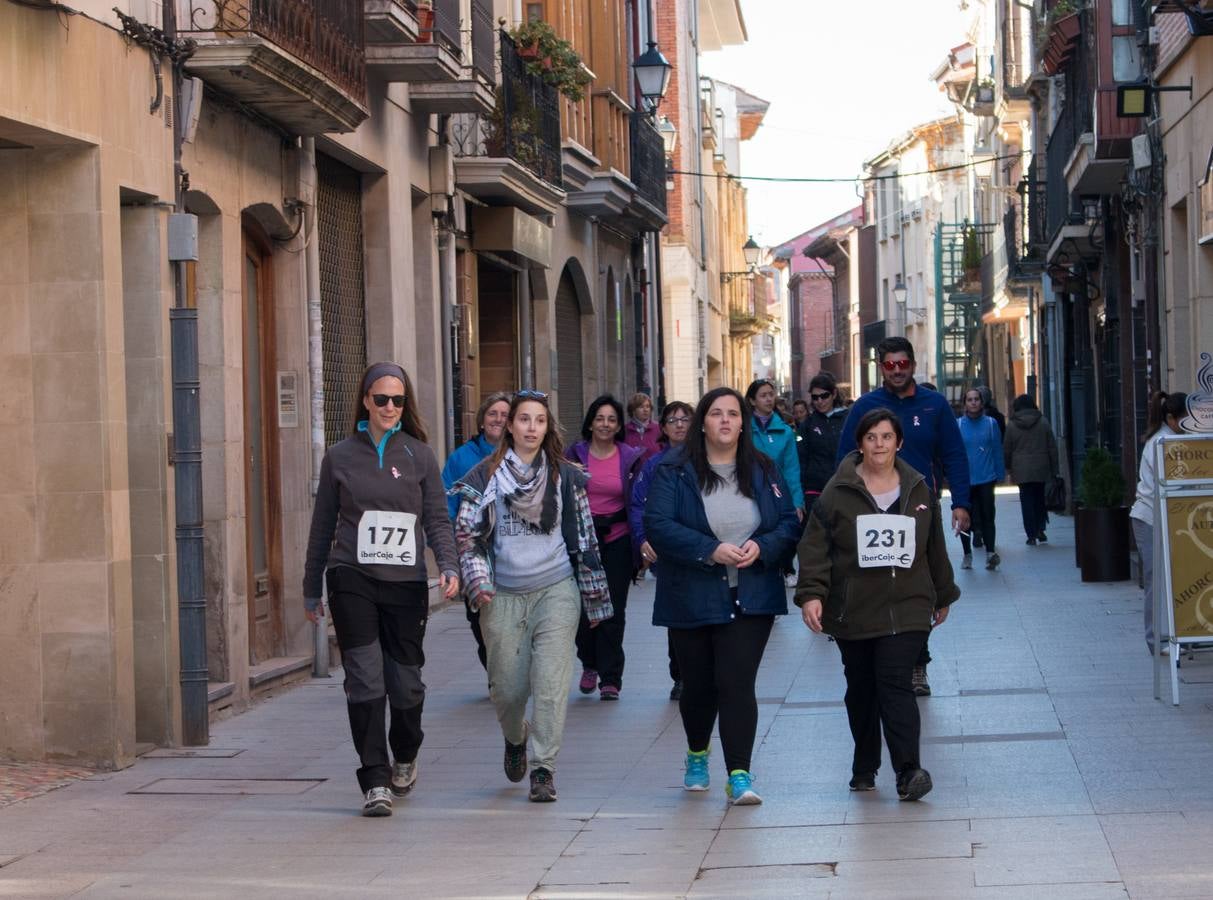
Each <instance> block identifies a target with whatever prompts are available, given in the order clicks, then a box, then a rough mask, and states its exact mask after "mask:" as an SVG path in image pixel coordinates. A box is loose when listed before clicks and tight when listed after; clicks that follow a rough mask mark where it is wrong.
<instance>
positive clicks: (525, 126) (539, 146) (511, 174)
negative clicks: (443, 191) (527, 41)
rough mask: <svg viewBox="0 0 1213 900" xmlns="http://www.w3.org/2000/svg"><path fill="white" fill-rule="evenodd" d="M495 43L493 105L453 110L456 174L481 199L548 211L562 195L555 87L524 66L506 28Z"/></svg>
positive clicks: (465, 188) (465, 186)
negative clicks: (497, 70) (497, 61)
mask: <svg viewBox="0 0 1213 900" xmlns="http://www.w3.org/2000/svg"><path fill="white" fill-rule="evenodd" d="M499 46H500V52H501V83H500V84H499V85H498V87H497V94H496V105H495V107H494V108H493V110H492V112H490V113H487V114H481V113H466V114H462V115H457V116H456V117H455V120H454V123H453V127H452V138H453V146H454V152H455V157H456V161H455V170H456V178H457V179H458V181H459V183H460V186H461V187H463V188H464V190H467V191H468V192H469V193H471V194H472V195H473V196H476V197H479V198H480V199H482V200H487V201H490V202H497V203H505V204H509V205H512V206H518V207H520V208H522V209H526V210H528V211H529V212H534V213H551V212H554V211H555V209H556V208H557V207H558V206H560V205H561V204H562V203H563V202H564V197H565V195H564V191H563V190H562V186H563V179H562V168H561V155H560V106H559V101H558V98H557V92H556V89H555V88H554V87H552V86H551V85H550V84H548V83H547V82H545V81H544V80H543V79H542V78H540V77H539V76H537V75H532V74H531V73H530V72H528V71H527V68H526V64H525V62H524V61H523V60H522V58H521V57H519V55H518V48H517V47H516V46H515V44H514V41H513V39H511V38H510V36H509V35H508V34H506V33H505V32H504V31H503V32H500V36H499ZM524 173H525V174H524Z"/></svg>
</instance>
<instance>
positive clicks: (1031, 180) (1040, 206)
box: [1007, 160, 1052, 275]
mask: <svg viewBox="0 0 1213 900" xmlns="http://www.w3.org/2000/svg"><path fill="white" fill-rule="evenodd" d="M1045 187H1046V185H1045V182H1044V181H1042V180H1040V179H1038V178H1037V174H1036V161H1035V160H1033V161H1032V164H1031V165H1030V166H1028V175H1027V178H1025V179H1024V180H1023V181H1021V182H1020V183H1019V203H1018V205H1016V206H1013V207H1012V208H1011V209H1010V210H1008V212H1007V215H1008V217H1009V224H1008V226H1007V227H1008V235H1007V240H1008V245H1009V246H1013V247H1014V252H1013V253H1011V259H1012V260H1013V266H1012V268H1013V271H1014V272H1015V274H1019V275H1026V274H1029V273H1031V272H1033V271H1039V269H1040V266H1041V264H1042V263H1043V262H1044V254H1045V251H1046V250H1047V249H1048V246H1049V242H1050V239H1051V238H1052V234H1051V233H1050V232H1049V230H1048V220H1047V213H1046V210H1047V208H1048V192H1047V191H1046V190H1045ZM1011 242H1013V244H1012V243H1011Z"/></svg>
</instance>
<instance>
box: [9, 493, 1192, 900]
mask: <svg viewBox="0 0 1213 900" xmlns="http://www.w3.org/2000/svg"><path fill="white" fill-rule="evenodd" d="M998 519H999V530H1000V535H1001V536H1002V544H1001V546H1000V548H999V550H1000V553H1001V555H1002V558H1003V565H1002V568H1001V570H1000V571H998V572H997V573H990V572H987V571H985V569H984V567H982V565H981V562H982V561H983V559H984V557H983V556H982V554H981V553H980V551H979V552H978V554H977V562H978V566H977V567H976V568H975V569H974V570H972V571H963V572H958V573H957V574H958V576H959V581H960V584H961V586H962V589H963V590H964V596H963V597H962V599H961V601H960V602H959V604H958V605H957V606H956V607H955V609H954V613H953V615H952V617H951V618H950V619H949V620H948V622H947V623H946V624H945V625H944V626H943V627H942V628H941V629H940V630H939V631H938V632H937V633H936V635H935V636H934V637H933V638H932V641H931V649H932V652H933V653H934V655H935V658H936V661H935V662H934V663H933V664H932V665H931V667H930V670H929V672H930V677H931V684H932V687H933V689H934V695H933V696H932V697H931V698H930V699H926V700H923V701H921V708H922V710H923V715H924V723H923V724H924V734H923V764H924V765H925V766H926V767H927V768H929V769H930V771H931V773H932V775H933V776H934V780H935V789H934V791H933V792H932V793H931V794H929V795H928V796H927V797H926V798H925V799H924V800H923V801H921V802H919V803H914V804H906V803H898V802H897V800H896V794H895V793H894V790H893V782H892V775H891V774H890V772H889V770H888V768H887V766H886V768H885V769H884V770H883V771H882V772H881V774H880V777H879V779H878V790H877V791H876V792H874V793H869V794H852V793H850V792H849V791H848V789H847V778H848V777H849V774H850V773H849V762H850V748H851V743H850V735H849V732H848V730H847V724H846V717H845V713H844V711H843V707H842V691H843V679H842V671H841V666H840V663H839V660H838V656H837V653H836V651H835V649H834V648H833V647H832V646H831V645H830V644H829V643H827V641H826V640H825V638H823V637H814V636H811V635H810V634H809V632H808V631H807V630H806V629H805V628H804V627H803V625H802V624H801V623H800V621H799V617H798V616H794V615H793V616H788V617H787V618H785V619H782V620H780V622H779V624H778V626H777V628H776V631H775V634H774V636H773V638H772V641H771V644H770V646H769V648H768V650H767V655H766V658H765V661H764V663H763V667H762V671H761V673H760V676H759V690H758V695H759V698H760V700H759V702H760V709H761V718H760V723H759V744H760V746H759V748H758V751H757V755H756V759H755V763H754V770H755V772H756V776H757V780H756V787H757V788H758V789H759V791H760V792H761V793H762V795H763V797H764V799H765V803H764V804H763V805H762V806H758V807H744V808H734V809H731V810H726V806H725V802H724V794H723V789H722V784H721V783H722V781H723V778H722V777H721V776H722V772H721V771H720V763H719V751H718V748H717V749H716V750H715V751H714V755H713V766H714V768H713V771H712V777H713V780H714V783H713V789H712V790H711V791H710V792H709V793H706V794H688V793H685V792H684V791H683V790H682V789H681V776H682V756H683V752H684V749H685V746H684V738H683V734H682V729H681V726H680V723H679V721H678V716H677V710H676V708H675V704H673V703H671V702H670V701H669V700H668V699H667V692H668V690H669V682H668V679H667V677H666V673H665V635H664V633H663V632H661V631H658V630H657V629H655V628H653V627H651V626H650V625H649V624H648V618H649V611H650V608H651V602H652V593H653V591H652V585H653V582H652V581H647V582H645V583H644V585H643V586H642V587H640V588H638V589H635V590H634V592H633V594H632V599H631V602H630V604H629V606H630V616H629V618H630V620H631V623H630V626H629V631H628V636H627V650H628V668H627V673H626V678H625V684H624V689H623V694H622V702H620V703H617V704H604V703H600V702H599V701H598V700H597V699H596V697H592V698H587V697H582V696H581V695H579V694H577V692H576V690H575V688H574V689H573V697H572V700H571V702H570V710H569V718H568V729H567V732H566V735H565V744H564V747H563V750H562V752H561V755H560V760H559V770H558V772H557V785H558V788H559V802H557V803H556V804H554V805H536V804H531V803H528V802H527V800H526V793H525V785H513V784H510V783H509V782H507V781H506V779H505V777H504V775H503V774H502V771H501V747H502V744H501V738H500V736H499V732H498V729H497V725H496V722H495V719H494V715H493V711H492V707H491V706H490V704H489V702H488V699H487V696H486V692H485V685H484V678H483V674H482V672H481V670H480V668H479V666H478V665H476V662H475V656H474V650H473V645H472V642H471V637H470V635H469V634H468V632H467V626H466V624H465V622H464V618H463V614H462V611H461V610H460V609H458V608H448V609H445V610H443V611H441V612H440V613H437V614H436V615H434V617H433V618H432V619H431V621H430V628H429V633H428V640H427V653H428V659H429V661H428V664H427V666H426V669H425V676H426V681H427V682H428V685H429V697H428V700H427V704H426V714H425V726H426V732H427V737H426V742H425V746H424V748H423V750H422V754H421V774H420V779H419V784H418V787H417V789H416V790H415V792H414V793H413V795H411V796H410V797H408V798H407V799H406V800H403V801H398V802H397V804H396V812H395V815H394V816H393V817H392V818H390V819H382V820H380V819H366V818H362V817H360V816H359V815H358V811H359V806H360V803H361V796H360V794H359V792H358V790H357V786H356V784H355V782H354V778H353V769H354V763H355V760H354V755H353V751H352V749H351V748H350V743H349V737H348V729H347V727H346V722H345V705H344V698H343V696H342V690H341V679H340V675H339V674H338V675H337V676H335V677H333V678H331V679H328V680H313V681H310V682H307V683H305V684H304V685H302V686H300V687H297V688H294V689H292V690H289V691H286V692H284V693H283V694H281V695H279V696H276V697H273V698H271V699H270V700H268V701H266V702H264V703H262V704H260V705H259V706H257V707H256V708H254V709H253V710H251V711H250V712H248V713H246V714H244V715H241V716H238V717H236V718H233V719H230V720H228V721H225V722H223V723H221V724H219V725H217V726H216V727H215V728H214V729H213V731H212V740H211V745H210V746H209V747H207V748H205V750H203V751H201V752H200V753H199V754H198V756H197V757H196V758H181V757H179V756H175V755H174V754H179V753H184V752H188V751H174V750H158V751H155V752H154V753H153V754H152V755H151V756H145V757H144V758H142V759H140V760H139V761H138V762H137V764H136V765H134V766H133V767H131V768H129V769H126V770H124V771H121V772H117V773H114V774H105V775H99V776H95V777H92V778H88V779H86V780H82V781H77V782H74V783H72V784H70V785H69V786H67V787H64V788H62V789H59V790H56V791H53V792H51V793H48V794H45V795H43V796H40V797H36V798H33V799H28V800H24V801H21V802H15V803H12V804H10V805H8V806H6V807H3V808H0V896H12V897H23V898H25V897H67V896H78V897H89V898H100V897H124V898H129V897H148V898H153V897H154V898H176V897H239V896H257V897H295V898H297V897H379V896H383V897H388V896H391V897H401V896H404V897H469V898H471V897H477V898H479V897H502V898H507V897H581V898H590V897H653V898H657V897H684V896H689V897H758V896H763V897H793V896H795V897H814V898H816V897H821V898H825V897H830V898H842V897H856V898H858V897H864V898H913V897H923V898H926V897H930V898H936V900H941V898H1037V897H1048V898H1050V900H1066V898H1072V900H1079V898H1081V900H1104V898H1116V897H1133V898H1147V897H1170V898H1174V897H1192V898H1197V897H1201V898H1207V897H1209V896H1210V895H1213V857H1211V856H1210V854H1209V852H1208V848H1209V846H1210V843H1211V842H1213V785H1209V784H1206V783H1205V781H1204V779H1203V778H1202V777H1201V775H1202V774H1203V773H1205V772H1207V771H1209V767H1210V764H1211V763H1213V716H1210V712H1209V709H1210V703H1213V662H1209V661H1205V660H1197V661H1194V662H1193V661H1185V662H1184V666H1183V669H1182V671H1181V675H1182V676H1183V683H1182V685H1181V700H1182V706H1181V707H1180V708H1178V709H1174V708H1172V707H1171V706H1170V705H1169V704H1167V703H1161V702H1157V701H1155V700H1154V699H1153V698H1152V696H1151V693H1152V682H1151V672H1150V665H1149V656H1148V655H1147V653H1146V650H1145V647H1144V646H1143V641H1142V639H1141V636H1140V631H1141V625H1140V619H1141V604H1140V599H1139V595H1138V591H1137V589H1136V587H1135V586H1134V585H1132V584H1131V583H1127V582H1126V583H1121V584H1115V585H1111V586H1109V585H1083V584H1080V583H1079V579H1078V572H1077V570H1076V569H1075V567H1074V565H1073V531H1072V528H1071V522H1072V520H1070V519H1067V518H1055V520H1054V524H1053V526H1052V527H1051V528H1050V529H1049V536H1050V543H1049V544H1048V545H1046V546H1040V547H1026V546H1024V544H1023V540H1022V537H1021V536H1020V532H1021V529H1020V528H1019V505H1018V498H1017V496H1016V495H1015V494H1014V493H1001V494H999V498H998ZM952 550H953V560H954V563H958V562H959V547H958V546H953V548H952Z"/></svg>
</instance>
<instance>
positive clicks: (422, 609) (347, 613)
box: [327, 566, 429, 793]
mask: <svg viewBox="0 0 1213 900" xmlns="http://www.w3.org/2000/svg"><path fill="white" fill-rule="evenodd" d="M327 574H328V593H329V608H330V610H331V611H332V615H333V627H334V628H335V629H336V631H337V644H338V645H339V646H340V647H341V662H342V666H343V667H344V669H345V698H346V705H347V709H348V712H349V719H350V734H351V736H352V737H353V739H354V750H355V751H356V752H357V753H358V759H359V760H360V761H361V763H362V765H361V766H360V767H359V769H358V786H359V787H360V788H361V789H362V791H363V792H364V793H365V792H366V791H368V790H370V789H371V788H373V787H387V786H388V784H389V782H390V781H391V777H392V764H391V759H390V758H389V756H388V747H389V746H390V747H391V751H392V756H394V757H395V759H396V761H397V762H412V761H413V760H414V759H416V758H417V751H418V750H420V749H421V741H422V740H423V738H424V737H425V734H424V732H422V730H421V710H422V706H423V705H424V703H425V683H424V682H422V680H421V667H422V666H424V665H425V653H424V652H423V650H422V643H423V641H424V640H425V626H426V622H427V619H428V617H429V589H428V588H427V586H426V584H425V582H399V583H393V582H386V581H378V580H376V579H374V578H371V577H369V576H367V575H365V574H363V573H362V572H360V571H359V570H358V569H356V568H354V567H352V566H335V567H334V568H332V569H329V570H328V573H327ZM386 707H390V708H391V728H390V729H387V728H385V726H384V713H385V712H386Z"/></svg>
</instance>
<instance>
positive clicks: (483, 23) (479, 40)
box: [472, 0, 497, 82]
mask: <svg viewBox="0 0 1213 900" xmlns="http://www.w3.org/2000/svg"><path fill="white" fill-rule="evenodd" d="M493 37H494V29H493V0H472V68H473V69H475V70H476V71H477V72H478V73H480V74H481V75H482V76H484V78H485V79H486V80H488V81H489V82H494V81H496V80H497V79H496V78H495V77H494V76H493V52H494V50H496V47H495V46H494V44H495V41H494V40H493Z"/></svg>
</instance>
